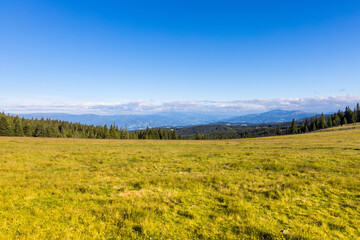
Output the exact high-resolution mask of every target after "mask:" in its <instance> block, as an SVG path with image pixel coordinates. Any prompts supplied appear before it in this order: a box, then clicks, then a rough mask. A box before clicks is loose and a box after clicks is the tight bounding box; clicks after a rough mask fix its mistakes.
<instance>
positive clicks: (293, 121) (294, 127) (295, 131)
mask: <svg viewBox="0 0 360 240" xmlns="http://www.w3.org/2000/svg"><path fill="white" fill-rule="evenodd" d="M290 131H291V134H295V133H297V132H298V129H297V126H296V121H295V118H293V120H292V122H291V130H290Z"/></svg>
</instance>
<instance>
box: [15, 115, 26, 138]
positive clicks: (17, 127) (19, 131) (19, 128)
mask: <svg viewBox="0 0 360 240" xmlns="http://www.w3.org/2000/svg"><path fill="white" fill-rule="evenodd" d="M14 136H17V137H22V136H24V131H23V128H22V126H21V122H20V119H19V117H17V116H16V117H15V118H14Z"/></svg>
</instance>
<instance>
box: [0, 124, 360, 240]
mask: <svg viewBox="0 0 360 240" xmlns="http://www.w3.org/2000/svg"><path fill="white" fill-rule="evenodd" d="M359 146H360V125H359V124H353V125H347V126H344V127H337V128H331V129H326V130H322V131H321V132H314V133H308V134H299V135H287V136H279V137H267V138H256V139H240V140H221V141H220V140H213V141H174V140H173V141H158V140H146V141H140V140H95V139H57V138H26V137H20V138H17V137H0V171H1V181H0V209H1V211H0V223H1V224H0V235H1V236H2V238H4V239H14V238H19V239H131V238H132V239H150V238H152V239H160V238H163V239H201V238H203V239H358V238H360V227H359V226H360V198H359V192H360V179H359V175H360V169H359V167H358V166H359V164H360V162H359V161H360V160H359Z"/></svg>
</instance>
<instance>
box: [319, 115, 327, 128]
mask: <svg viewBox="0 0 360 240" xmlns="http://www.w3.org/2000/svg"><path fill="white" fill-rule="evenodd" d="M326 127H327V124H326V119H325V116H324V114H323V113H322V114H321V117H320V123H319V129H323V128H326Z"/></svg>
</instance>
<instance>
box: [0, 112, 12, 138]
mask: <svg viewBox="0 0 360 240" xmlns="http://www.w3.org/2000/svg"><path fill="white" fill-rule="evenodd" d="M0 136H11V126H10V124H9V122H8V120H7V118H6V117H5V116H0Z"/></svg>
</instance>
